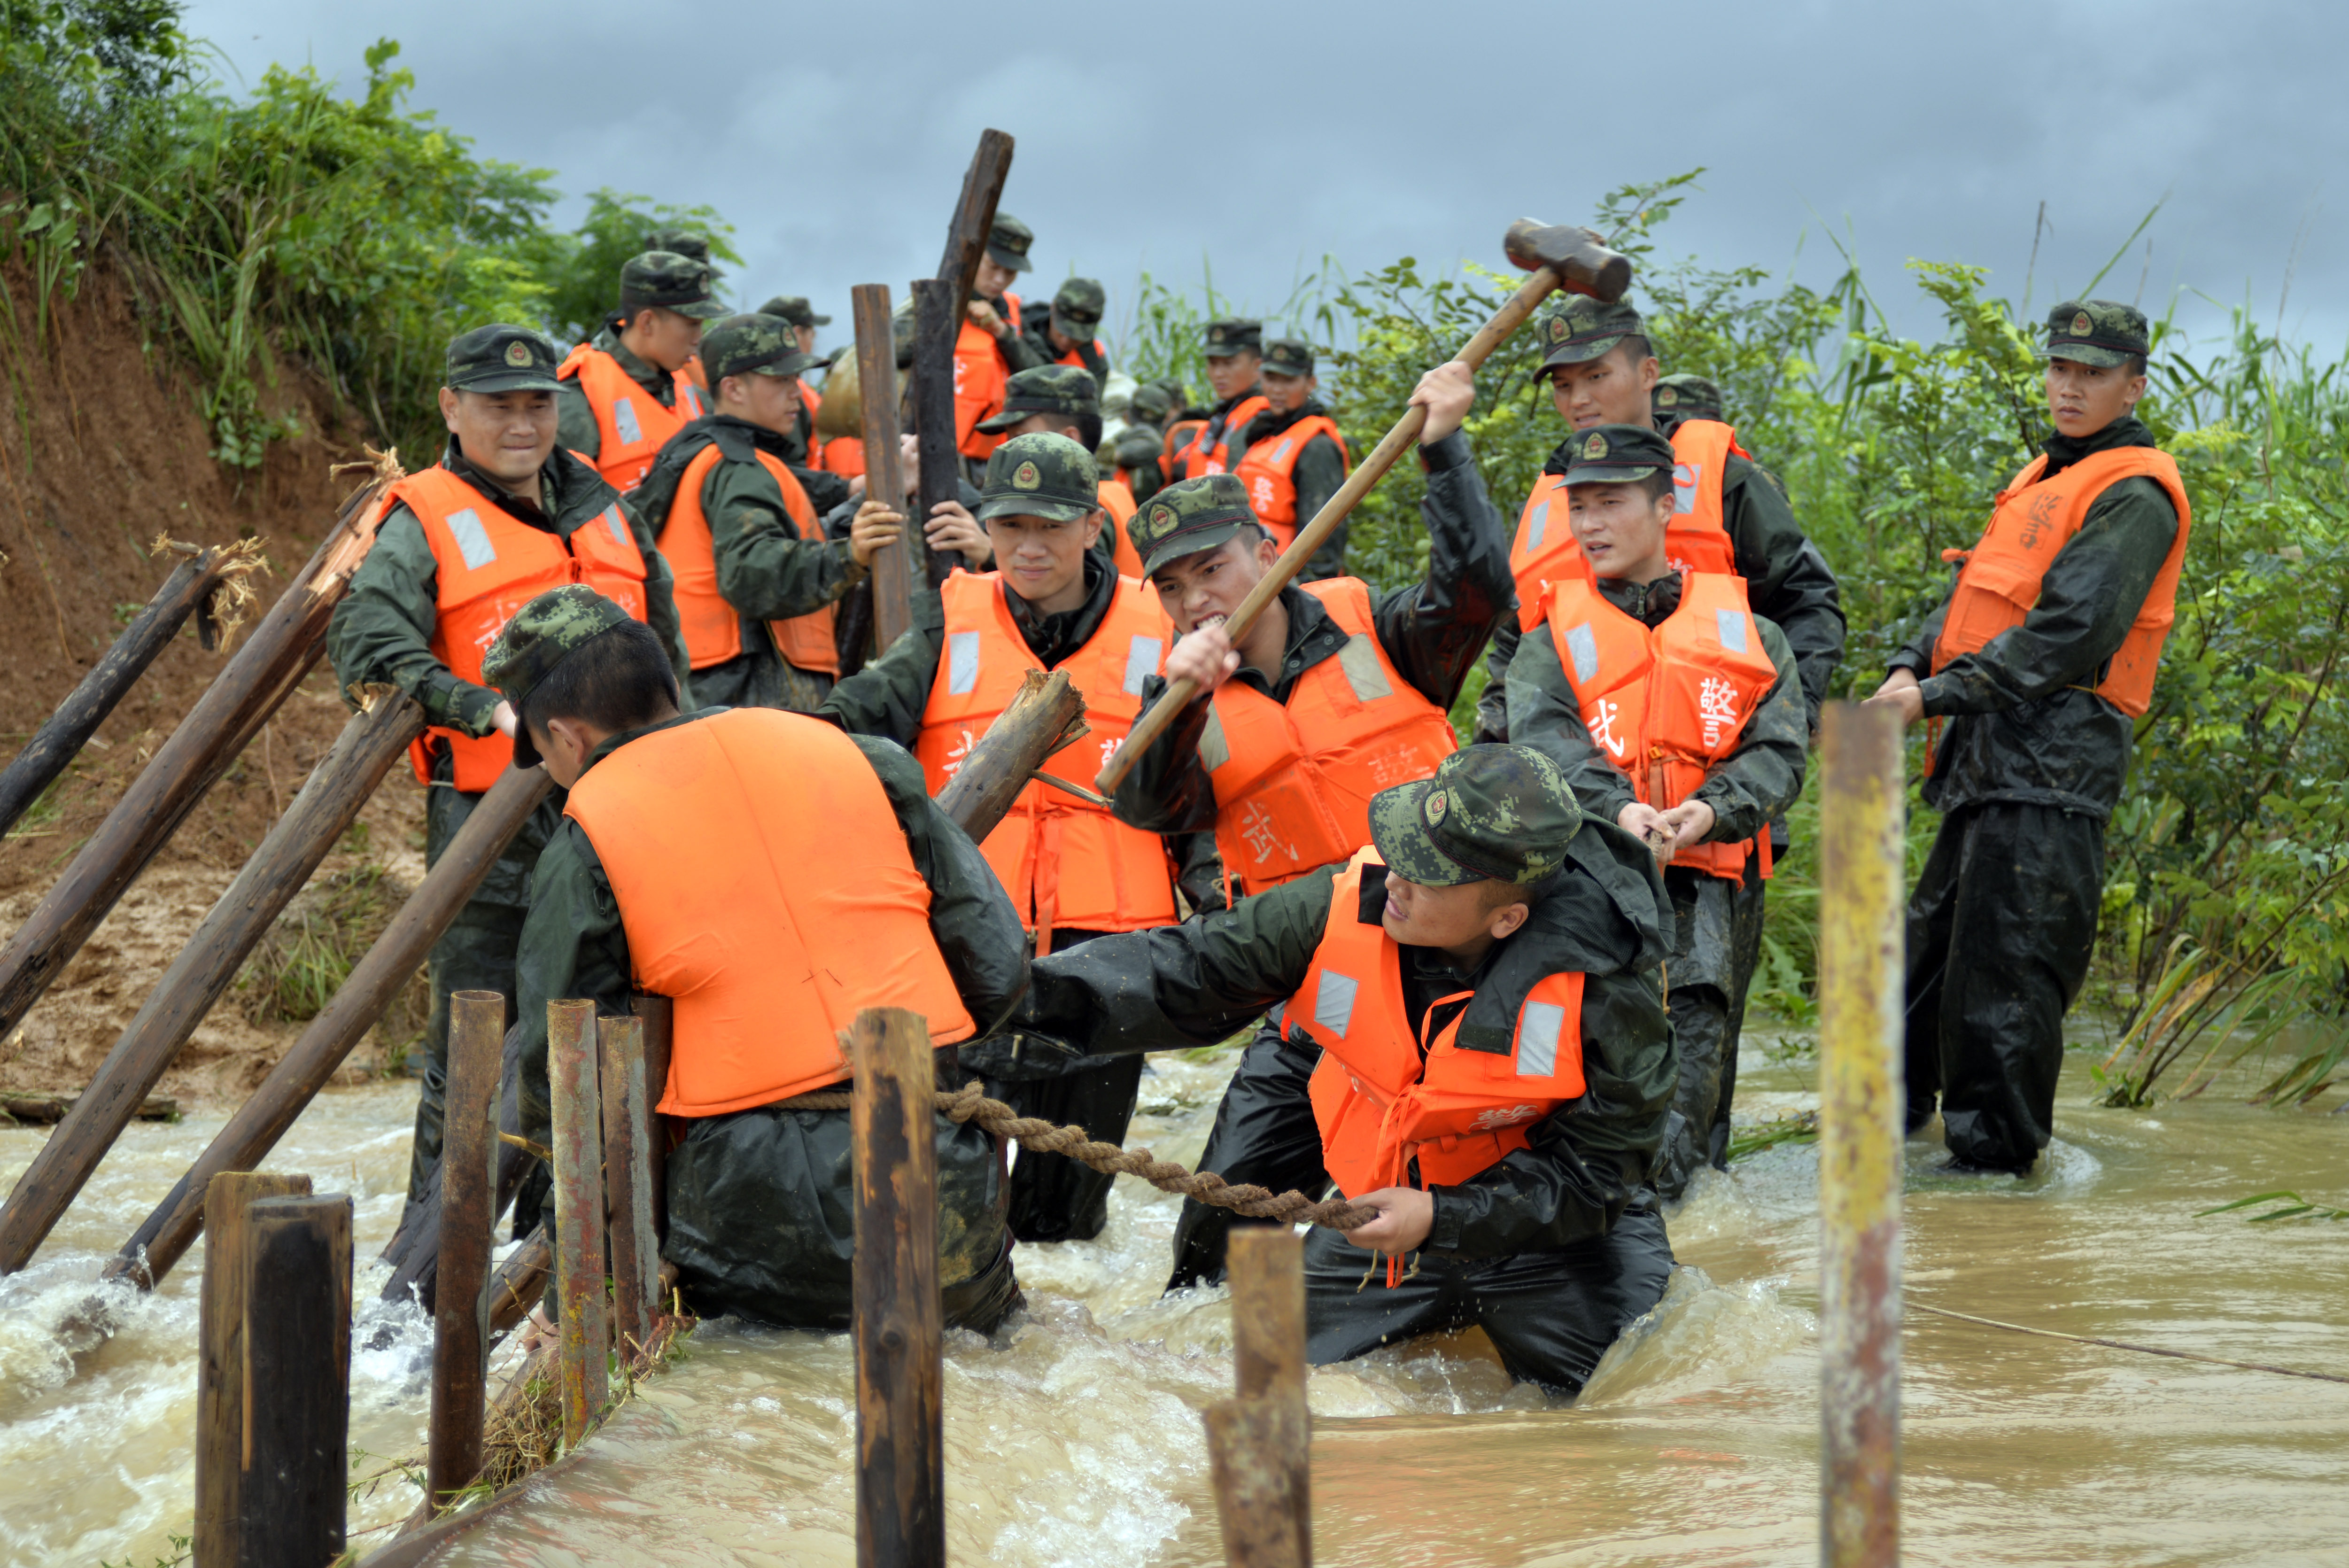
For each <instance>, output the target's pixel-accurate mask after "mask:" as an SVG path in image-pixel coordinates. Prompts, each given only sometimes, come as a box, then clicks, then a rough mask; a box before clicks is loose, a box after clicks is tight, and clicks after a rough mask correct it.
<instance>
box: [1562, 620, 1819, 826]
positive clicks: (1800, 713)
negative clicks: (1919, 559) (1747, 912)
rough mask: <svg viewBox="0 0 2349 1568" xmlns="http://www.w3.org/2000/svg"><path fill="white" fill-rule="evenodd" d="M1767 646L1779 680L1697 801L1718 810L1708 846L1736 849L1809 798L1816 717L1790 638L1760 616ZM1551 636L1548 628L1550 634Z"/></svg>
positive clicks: (1699, 791) (1758, 622)
mask: <svg viewBox="0 0 2349 1568" xmlns="http://www.w3.org/2000/svg"><path fill="white" fill-rule="evenodd" d="M1754 625H1755V626H1757V627H1759V628H1761V631H1762V646H1763V647H1764V648H1765V649H1768V650H1769V653H1770V662H1771V663H1773V664H1775V665H1776V666H1777V667H1778V679H1777V680H1776V681H1775V683H1773V684H1772V686H1771V688H1770V690H1769V691H1767V692H1765V693H1764V694H1763V698H1762V701H1761V702H1760V703H1758V704H1757V705H1756V706H1755V708H1754V712H1753V714H1752V716H1751V717H1749V718H1748V719H1747V720H1746V722H1745V731H1744V734H1743V735H1741V736H1740V737H1739V739H1738V742H1737V749H1736V750H1735V751H1733V752H1732V753H1730V754H1729V755H1728V756H1726V757H1723V759H1722V760H1721V761H1720V762H1719V763H1716V764H1714V766H1713V769H1712V771H1711V772H1709V773H1707V774H1705V779H1704V783H1703V784H1700V785H1698V786H1697V788H1696V791H1695V793H1694V794H1692V795H1690V797H1689V798H1690V799H1692V800H1701V801H1702V802H1704V804H1705V805H1709V806H1711V807H1713V819H1714V820H1713V831H1712V832H1711V833H1709V834H1707V835H1705V842H1706V843H1708V844H1735V843H1737V842H1739V841H1740V840H1742V839H1747V838H1751V837H1753V836H1754V835H1755V834H1757V833H1759V832H1761V831H1762V830H1763V829H1764V827H1766V826H1769V824H1770V821H1771V819H1772V818H1773V817H1775V816H1776V815H1778V814H1779V813H1780V812H1783V811H1785V809H1786V808H1787V807H1788V806H1790V805H1794V804H1795V796H1796V795H1799V794H1802V793H1803V767H1804V763H1805V761H1806V753H1808V751H1809V749H1810V740H1811V720H1810V711H1809V710H1808V709H1807V708H1806V706H1805V705H1804V702H1803V685H1802V678H1801V675H1800V674H1799V672H1798V670H1797V668H1796V664H1795V650H1794V649H1793V648H1792V647H1791V646H1790V645H1789V644H1788V643H1787V641H1786V635H1785V633H1784V632H1782V631H1780V630H1779V629H1778V628H1777V627H1776V626H1775V624H1773V623H1772V622H1770V621H1767V620H1764V619H1763V618H1761V617H1760V616H1756V617H1754ZM1544 629H1545V630H1547V628H1544Z"/></svg>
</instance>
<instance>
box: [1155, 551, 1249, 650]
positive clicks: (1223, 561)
mask: <svg viewBox="0 0 2349 1568" xmlns="http://www.w3.org/2000/svg"><path fill="white" fill-rule="evenodd" d="M1279 557H1280V547H1279V546H1278V545H1275V544H1274V543H1273V542H1272V541H1271V540H1269V539H1268V538H1266V537H1264V536H1263V535H1260V534H1254V533H1251V532H1249V531H1248V530H1246V529H1243V530H1242V531H1241V532H1240V533H1239V534H1238V535H1237V536H1236V537H1233V538H1230V539H1226V540H1225V541H1224V542H1223V543H1222V544H1220V545H1216V547H1215V548H1214V549H1212V550H1201V551H1199V552H1197V553H1196V554H1195V555H1189V556H1176V557H1175V558H1174V560H1171V561H1169V562H1167V563H1166V564H1165V565H1164V566H1161V567H1159V568H1158V569H1157V570H1156V571H1154V572H1153V573H1151V574H1150V581H1151V583H1152V585H1153V586H1154V587H1156V588H1157V589H1158V602H1159V604H1160V605H1162V606H1164V608H1165V610H1166V618H1167V619H1169V620H1171V621H1173V622H1174V630H1175V633H1176V635H1177V636H1181V637H1188V636H1190V635H1191V633H1193V632H1195V631H1196V630H1198V629H1199V628H1201V627H1203V626H1210V625H1213V624H1214V623H1216V622H1217V621H1223V620H1229V619H1230V618H1231V617H1232V612H1233V611H1234V610H1237V609H1238V608H1239V607H1240V601H1241V600H1242V599H1244V598H1246V597H1248V590H1249V589H1251V588H1253V587H1256V585H1257V579H1258V578H1260V577H1262V576H1264V575H1265V573H1266V572H1268V571H1269V570H1270V569H1271V567H1272V564H1273V562H1274V561H1276V560H1278V559H1279Z"/></svg>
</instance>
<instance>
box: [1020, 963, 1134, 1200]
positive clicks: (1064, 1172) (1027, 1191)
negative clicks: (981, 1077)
mask: <svg viewBox="0 0 2349 1568" xmlns="http://www.w3.org/2000/svg"><path fill="white" fill-rule="evenodd" d="M1099 935H1101V933H1100V932H1099V931H1073V930H1056V931H1054V932H1053V933H1052V950H1053V951H1054V952H1056V953H1057V952H1065V951H1066V950H1069V949H1070V948H1072V947H1075V946H1076V945H1077V944H1078V943H1079V942H1082V941H1089V940H1092V938H1094V937H1097V936H1099ZM1142 1068H1143V1058H1142V1057H1141V1056H1140V1055H1138V1054H1136V1055H1123V1056H1088V1057H1086V1058H1084V1059H1083V1061H1081V1062H1080V1063H1077V1064H1072V1065H1071V1066H1070V1067H1069V1068H1068V1069H1067V1070H1066V1071H1064V1072H1062V1073H1061V1074H1059V1075H1057V1076H1054V1077H1050V1078H1020V1079H995V1078H990V1079H988V1084H987V1092H988V1095H989V1096H992V1097H994V1098H996V1099H999V1100H1001V1101H1002V1102H1003V1103H1004V1104H1006V1105H1008V1106H1010V1107H1011V1108H1012V1109H1013V1110H1016V1111H1018V1112H1019V1114H1020V1115H1021V1116H1040V1117H1042V1118H1044V1119H1045V1120H1047V1121H1053V1122H1059V1123H1061V1124H1062V1125H1063V1126H1066V1125H1068V1124H1070V1123H1074V1124H1075V1125H1076V1126H1078V1127H1082V1128H1084V1129H1085V1131H1087V1132H1088V1133H1091V1134H1092V1136H1093V1138H1094V1140H1095V1141H1096V1142H1099V1143H1116V1144H1122V1143H1123V1142H1124V1141H1125V1129H1126V1128H1127V1127H1128V1126H1130V1125H1131V1124H1132V1123H1133V1102H1134V1098H1135V1096H1136V1095H1137V1094H1138V1093H1139V1091H1140V1089H1141V1087H1142ZM1116 1181H1117V1178H1115V1177H1114V1176H1111V1175H1109V1174H1108V1173H1107V1172H1105V1171H1099V1170H1095V1169H1094V1168H1092V1166H1090V1165H1087V1164H1085V1163H1084V1162H1083V1161H1082V1160H1077V1159H1071V1158H1069V1157H1068V1156H1067V1155H1064V1154H1038V1153H1036V1152H1035V1151H1034V1150H1032V1149H1024V1148H1023V1149H1021V1150H1020V1151H1019V1159H1018V1160H1017V1161H1016V1162H1015V1163H1014V1164H1013V1165H1012V1168H1011V1210H1010V1220H1011V1234H1012V1235H1013V1236H1014V1237H1016V1238H1017V1239H1019V1241H1092V1239H1093V1238H1094V1237H1096V1236H1098V1235H1100V1234H1101V1233H1102V1226H1104V1225H1106V1224H1108V1223H1109V1189H1110V1188H1111V1187H1112V1186H1113V1185H1114V1184H1115V1183H1116Z"/></svg>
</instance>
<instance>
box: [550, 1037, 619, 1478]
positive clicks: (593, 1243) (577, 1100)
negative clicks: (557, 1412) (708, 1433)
mask: <svg viewBox="0 0 2349 1568" xmlns="http://www.w3.org/2000/svg"><path fill="white" fill-rule="evenodd" d="M596 1054H597V1053H596V1044H595V1003H594V1002H548V1003H547V1004H546V1076H547V1086H548V1088H549V1089H550V1090H551V1091H552V1096H553V1099H554V1232H555V1247H554V1289H555V1299H556V1301H557V1302H558V1303H559V1304H560V1306H561V1308H562V1312H563V1323H562V1325H561V1329H560V1332H559V1334H558V1335H557V1342H558V1343H559V1344H560V1345H562V1347H563V1446H564V1448H565V1449H572V1448H575V1447H577V1446H578V1443H579V1440H580V1439H581V1438H585V1436H586V1435H587V1434H588V1432H589V1431H590V1430H591V1429H593V1428H594V1427H595V1422H596V1420H597V1419H598V1418H599V1417H601V1416H602V1415H603V1413H604V1402H605V1398H606V1397H608V1395H609V1394H610V1392H611V1375H610V1368H609V1366H607V1365H606V1363H605V1355H606V1354H607V1353H608V1352H609V1350H610V1348H611V1333H610V1328H609V1325H608V1324H606V1322H605V1314H604V1273H605V1267H604V1118H603V1113H602V1109H601V1106H600V1104H599V1102H598V1098H597V1096H596V1085H595V1058H596Z"/></svg>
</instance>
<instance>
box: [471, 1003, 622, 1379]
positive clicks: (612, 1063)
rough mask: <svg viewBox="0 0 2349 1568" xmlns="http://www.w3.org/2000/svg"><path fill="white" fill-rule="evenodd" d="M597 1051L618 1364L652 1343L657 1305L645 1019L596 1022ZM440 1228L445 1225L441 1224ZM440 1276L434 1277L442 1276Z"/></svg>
mask: <svg viewBox="0 0 2349 1568" xmlns="http://www.w3.org/2000/svg"><path fill="white" fill-rule="evenodd" d="M596 1030H597V1033H598V1037H599V1042H600V1048H601V1050H602V1052H603V1108H604V1203H605V1212H606V1213H607V1214H608V1215H609V1216H610V1227H611V1237H612V1335H613V1340H612V1342H613V1344H614V1345H615V1346H616V1347H617V1349H618V1350H619V1353H620V1359H621V1361H622V1363H623V1364H624V1365H625V1364H626V1363H628V1362H631V1361H633V1360H635V1359H636V1357H637V1356H639V1355H643V1354H644V1351H645V1347H646V1346H647V1345H649V1344H651V1343H652V1330H653V1314H654V1312H655V1311H657V1308H658V1305H659V1302H660V1253H659V1251H658V1247H659V1242H658V1239H657V1237H656V1236H655V1235H654V1233H653V1201H652V1199H653V1195H652V1117H651V1116H650V1115H649V1107H648V1106H647V1104H646V1101H645V1021H644V1020H643V1019H641V1018H635V1017H629V1018H604V1019H599V1020H597V1021H596ZM444 1223H445V1221H444ZM447 1273H448V1271H447V1270H446V1269H443V1270H442V1271H441V1274H442V1278H443V1279H445V1278H447Z"/></svg>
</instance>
